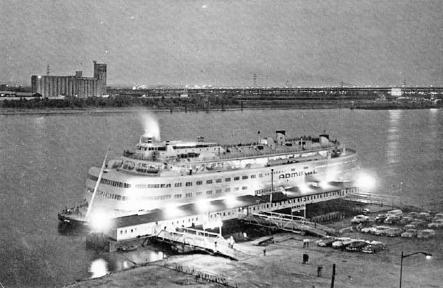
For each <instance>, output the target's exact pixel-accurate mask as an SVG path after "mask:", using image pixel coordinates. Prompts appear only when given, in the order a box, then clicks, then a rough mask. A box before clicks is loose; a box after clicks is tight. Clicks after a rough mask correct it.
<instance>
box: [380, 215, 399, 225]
mask: <svg viewBox="0 0 443 288" xmlns="http://www.w3.org/2000/svg"><path fill="white" fill-rule="evenodd" d="M400 220H401V217H400V216H397V215H390V216H388V218H386V219H385V222H384V223H385V224H393V225H395V224H397V223H398V222H399V221H400Z"/></svg>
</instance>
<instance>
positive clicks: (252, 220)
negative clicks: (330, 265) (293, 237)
mask: <svg viewBox="0 0 443 288" xmlns="http://www.w3.org/2000/svg"><path fill="white" fill-rule="evenodd" d="M243 221H245V223H249V224H253V225H258V226H263V227H277V228H278V229H281V230H284V231H289V232H295V233H299V232H309V233H311V234H314V235H318V236H323V237H324V236H326V235H328V234H335V233H336V231H335V229H332V228H330V227H327V226H324V225H320V224H318V223H313V222H310V221H308V220H307V219H306V218H304V217H300V216H294V215H289V214H282V213H276V212H261V213H252V214H249V215H248V216H247V217H245V218H244V219H243Z"/></svg>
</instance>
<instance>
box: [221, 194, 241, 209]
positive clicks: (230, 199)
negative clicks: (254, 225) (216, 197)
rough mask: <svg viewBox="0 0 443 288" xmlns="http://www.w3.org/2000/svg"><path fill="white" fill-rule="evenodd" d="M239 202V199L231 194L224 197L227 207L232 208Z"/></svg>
mask: <svg viewBox="0 0 443 288" xmlns="http://www.w3.org/2000/svg"><path fill="white" fill-rule="evenodd" d="M239 202H240V201H238V199H237V197H235V196H232V195H230V196H228V197H226V198H225V203H226V206H227V208H233V207H234V206H235V205H237V204H238V203H239Z"/></svg>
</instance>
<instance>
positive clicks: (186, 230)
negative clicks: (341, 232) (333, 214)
mask: <svg viewBox="0 0 443 288" xmlns="http://www.w3.org/2000/svg"><path fill="white" fill-rule="evenodd" d="M357 191H358V188H355V187H352V188H342V189H337V190H330V191H323V190H320V189H319V190H314V191H313V192H312V193H309V194H305V195H300V193H296V192H291V191H285V192H284V193H283V194H284V198H283V199H280V200H278V198H277V197H273V198H274V199H272V197H269V198H270V199H269V200H271V201H272V202H271V201H269V200H268V201H266V200H264V199H265V198H264V197H258V196H242V197H238V198H236V199H235V200H234V201H228V200H226V199H223V200H215V201H211V202H208V203H206V204H203V205H202V204H197V203H193V204H188V205H184V206H180V207H175V208H168V209H164V210H155V211H152V212H150V213H146V214H140V215H130V216H125V217H119V218H115V219H113V220H114V222H113V224H112V226H111V228H110V229H107V230H106V231H102V232H100V233H99V234H100V235H101V237H97V234H98V233H92V234H91V235H90V236H88V238H87V244H91V243H92V245H93V246H96V244H94V243H96V242H105V243H107V244H106V245H105V246H106V247H107V249H108V250H109V251H115V250H119V248H121V247H131V246H133V245H140V244H143V243H144V242H145V241H146V239H149V240H152V239H162V240H163V241H164V242H166V241H170V242H171V243H172V244H177V243H183V239H186V240H185V242H186V241H187V242H186V243H185V244H189V245H188V246H189V247H191V246H193V247H197V248H198V249H203V250H208V249H209V250H210V246H211V242H213V241H215V240H214V239H211V238H212V237H213V236H214V235H212V234H205V233H209V232H206V231H205V230H213V229H216V228H219V229H220V233H219V234H218V235H220V237H221V227H222V225H223V222H224V221H228V220H244V221H245V222H246V223H249V224H255V225H261V226H273V227H275V228H276V229H282V230H286V231H292V232H295V233H306V232H307V233H312V234H314V235H319V236H323V235H326V234H331V233H334V231H328V230H327V229H326V227H323V226H321V225H319V224H315V223H311V222H309V221H307V220H306V219H304V218H302V217H297V216H292V215H290V214H281V213H275V212H276V211H281V210H284V209H290V210H291V212H299V213H302V212H303V214H304V215H306V214H305V213H306V205H307V204H312V203H318V202H323V201H328V200H333V199H339V198H344V197H346V196H347V195H349V194H352V193H356V192H357ZM230 202H232V203H230ZM202 207H203V208H204V209H205V210H204V211H202ZM196 227H198V228H200V227H201V228H202V230H198V231H202V232H198V233H197V232H196V231H197V229H195V228H196ZM191 231H192V233H194V236H192V235H191V234H192V233H191ZM168 233H169V234H168ZM94 235H95V236H94ZM200 236H204V237H206V238H208V240H207V241H208V243H209V244H208V245H209V246H208V245H206V244H205V245H198V244H197V242H198V241H201V240H196V239H200V238H201V237H200ZM97 238H101V239H102V240H100V241H97ZM103 238H105V240H103ZM217 243H222V242H219V241H217ZM212 244H213V243H212ZM100 246H102V245H100ZM189 247H184V249H188V248H189ZM220 247H221V246H220ZM183 251H185V250H183ZM220 251H221V250H219V252H220ZM213 252H214V251H213ZM222 254H223V253H222ZM227 254H229V252H226V254H225V255H227ZM229 255H231V254H229ZM229 255H228V256H229ZM231 256H232V255H231ZM231 256H229V257H231ZM232 258H235V257H232Z"/></svg>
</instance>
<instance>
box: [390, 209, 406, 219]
mask: <svg viewBox="0 0 443 288" xmlns="http://www.w3.org/2000/svg"><path fill="white" fill-rule="evenodd" d="M386 215H388V217H389V216H397V217H400V218H401V217H403V211H401V210H400V209H395V210H391V211H388V212H387V213H386Z"/></svg>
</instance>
